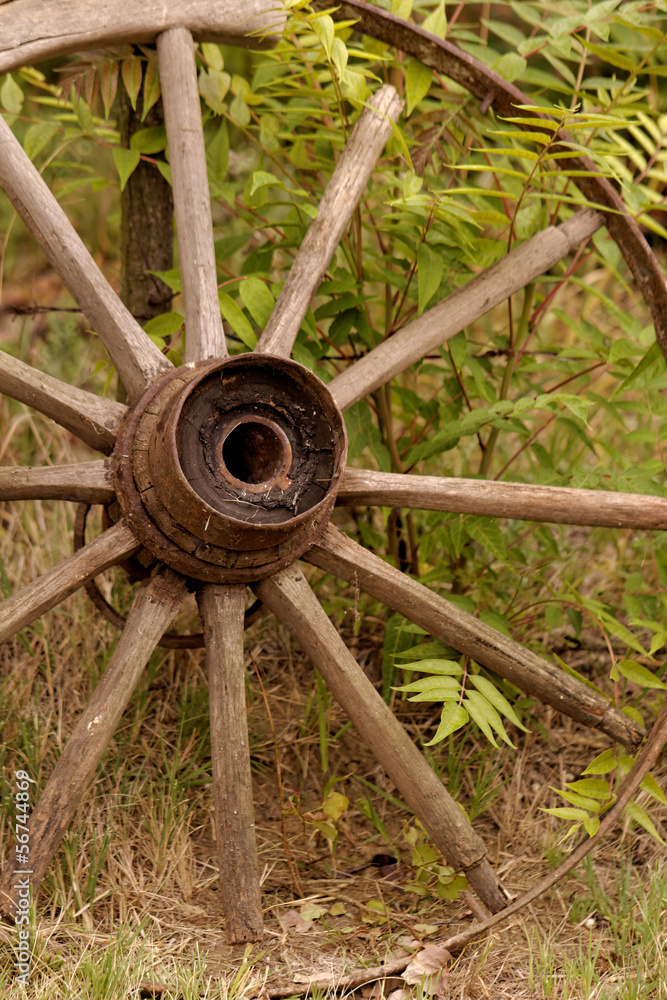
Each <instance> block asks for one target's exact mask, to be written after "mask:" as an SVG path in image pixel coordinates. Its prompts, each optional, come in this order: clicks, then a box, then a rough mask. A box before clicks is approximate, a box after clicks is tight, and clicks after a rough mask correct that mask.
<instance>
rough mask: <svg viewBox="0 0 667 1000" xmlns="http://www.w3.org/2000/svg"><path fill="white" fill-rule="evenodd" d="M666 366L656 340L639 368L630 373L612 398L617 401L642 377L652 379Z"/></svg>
mask: <svg viewBox="0 0 667 1000" xmlns="http://www.w3.org/2000/svg"><path fill="white" fill-rule="evenodd" d="M666 364H667V362H666V361H665V356H664V354H663V353H662V350H661V348H660V344H659V343H658V341H657V340H656V341H655V342H654V343H653V344H651V346H650V347H649V349H648V351H647V352H646V354H645V355H644V357H643V358H642V359H641V361H640V362H639V364H638V365H637V367H636V368H634V369H633V371H632V372H630V374H629V375H628V377H627V378H626V379H625V380H624V381H623V382H621V384H620V385H619V387H618V389H617V390H616V391H615V392H614V394H613V396H612V397H611V398H612V399H615V398H616V396H618V395H619V394H620V393H621V392H625V391H626V390H627V389H630V388H632V386H633V385H634V383H635V382H637V380H638V379H639V378H641V376H642V375H646V376H647V378H652V377H654V376H655V375H657V374H658V373H659V372H662V371H664V369H665V365H666Z"/></svg>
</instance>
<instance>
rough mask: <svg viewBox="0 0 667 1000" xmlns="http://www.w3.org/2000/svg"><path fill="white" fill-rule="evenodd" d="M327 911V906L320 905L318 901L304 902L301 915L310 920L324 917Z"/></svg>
mask: <svg viewBox="0 0 667 1000" xmlns="http://www.w3.org/2000/svg"><path fill="white" fill-rule="evenodd" d="M326 912H327V909H326V906H318V905H317V903H304V904H303V906H302V907H301V917H302V918H303V920H306V921H308V922H310V921H311V920H317V919H318V917H323V916H324V914H325V913H326Z"/></svg>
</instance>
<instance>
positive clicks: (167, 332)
mask: <svg viewBox="0 0 667 1000" xmlns="http://www.w3.org/2000/svg"><path fill="white" fill-rule="evenodd" d="M182 326H183V317H182V316H181V314H180V313H177V312H168V313H162V315H161V316H154V317H153V319H149V320H148V322H147V323H145V324H144V330H145V331H146V333H148V334H151V335H153V336H158V337H162V338H163V339H165V340H166V339H167V338H168V337H172V336H173V335H174V334H175V333H178V331H179V330H180V329H181V327H182Z"/></svg>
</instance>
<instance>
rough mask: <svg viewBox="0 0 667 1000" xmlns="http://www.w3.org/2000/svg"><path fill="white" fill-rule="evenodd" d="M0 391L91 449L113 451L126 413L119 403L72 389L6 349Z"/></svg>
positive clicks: (0, 365)
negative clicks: (33, 410) (51, 421)
mask: <svg viewBox="0 0 667 1000" xmlns="http://www.w3.org/2000/svg"><path fill="white" fill-rule="evenodd" d="M0 392H4V394H5V395H6V396H11V397H12V399H17V400H18V401H19V402H20V403H25V404H26V406H32V407H33V409H35V410H39V412H40V413H44V414H45V415H46V416H47V417H51V419H52V420H55V421H56V423H58V424H60V426H61V427H65V428H66V429H67V430H68V431H71V432H72V434H76V436H77V437H78V438H80V439H81V441H85V443H86V444H88V445H90V447H91V448H94V449H95V450H96V451H102V452H105V453H108V452H110V451H112V450H113V446H114V444H115V442H116V432H117V431H118V427H119V426H120V422H121V420H122V419H123V417H124V416H125V414H126V413H127V407H126V406H123V404H122V403H117V402H115V400H111V399H102V397H101V396H96V395H95V394H94V393H92V392H86V391H85V390H84V389H75V388H73V387H72V386H70V385H67V383H66V382H61V381H60V380H59V379H57V378H53V376H52V375H44V374H43V372H40V371H37V369H36V368H32V367H31V366H30V365H26V364H24V363H23V361H18V360H17V358H13V357H12V356H11V354H7V353H6V352H5V351H0Z"/></svg>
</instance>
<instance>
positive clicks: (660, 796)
mask: <svg viewBox="0 0 667 1000" xmlns="http://www.w3.org/2000/svg"><path fill="white" fill-rule="evenodd" d="M639 787H640V788H641V790H642V791H643V792H647V793H648V794H649V795H650V796H652V797H653V798H654V799H657V800H658V802H660V803H661V804H662V805H663V806H667V795H665V793H664V792H663V790H662V788H661V787H660V785H659V784H658V782H657V781H656V780H655V778H654V777H653V775H652V774H647V775H646V777H645V778H644V780H643V781H642V783H641V785H640V786H639Z"/></svg>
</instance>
